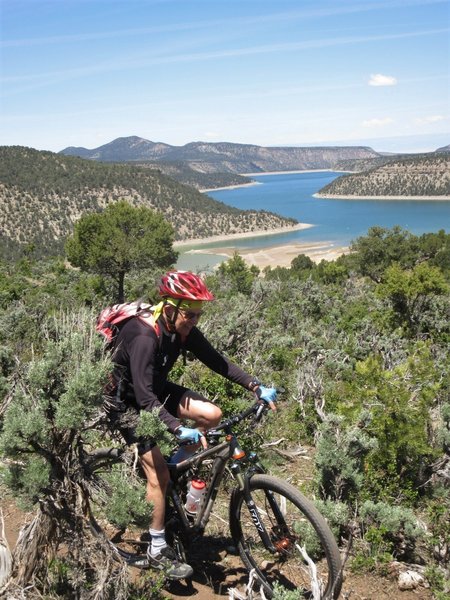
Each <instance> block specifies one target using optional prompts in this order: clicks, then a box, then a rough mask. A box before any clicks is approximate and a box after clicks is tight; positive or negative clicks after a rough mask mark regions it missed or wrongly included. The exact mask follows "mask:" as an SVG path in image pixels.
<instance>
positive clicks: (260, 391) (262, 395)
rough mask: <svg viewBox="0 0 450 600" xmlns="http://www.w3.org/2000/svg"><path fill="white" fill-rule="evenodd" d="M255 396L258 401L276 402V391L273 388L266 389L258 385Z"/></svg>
mask: <svg viewBox="0 0 450 600" xmlns="http://www.w3.org/2000/svg"><path fill="white" fill-rule="evenodd" d="M256 395H257V396H258V398H259V399H260V400H264V402H276V401H277V390H276V389H275V388H273V387H271V388H268V387H265V386H263V385H260V386H259V388H257V389H256Z"/></svg>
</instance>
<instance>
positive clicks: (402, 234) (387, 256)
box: [351, 226, 419, 283]
mask: <svg viewBox="0 0 450 600" xmlns="http://www.w3.org/2000/svg"><path fill="white" fill-rule="evenodd" d="M418 246H419V244H418V240H417V237H416V236H413V235H411V234H410V233H409V232H408V231H405V230H403V229H402V228H401V227H398V226H396V227H393V228H392V229H386V228H383V227H371V228H370V229H369V231H368V234H367V235H366V236H362V237H359V238H358V239H357V240H356V241H354V242H353V243H352V246H351V250H352V252H354V253H356V260H355V263H356V267H357V268H358V271H359V272H360V273H361V274H362V275H368V276H369V277H370V278H371V279H373V280H374V281H375V282H377V283H379V282H380V281H382V280H383V274H384V272H385V270H386V269H387V268H388V267H389V266H390V265H392V264H393V263H397V264H398V265H400V266H401V267H403V268H411V267H412V266H413V265H414V263H415V260H416V257H417V251H418Z"/></svg>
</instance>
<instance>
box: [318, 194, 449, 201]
mask: <svg viewBox="0 0 450 600" xmlns="http://www.w3.org/2000/svg"><path fill="white" fill-rule="evenodd" d="M313 197H314V198H324V199H325V200H422V201H424V202H426V201H427V200H430V201H436V200H438V201H443V202H448V201H449V200H450V196H349V195H347V196H344V195H341V194H313Z"/></svg>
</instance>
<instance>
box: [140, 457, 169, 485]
mask: <svg viewBox="0 0 450 600" xmlns="http://www.w3.org/2000/svg"><path fill="white" fill-rule="evenodd" d="M140 459H141V465H142V468H143V469H144V473H145V476H146V478H147V482H148V484H149V485H150V486H151V487H154V488H161V489H162V490H165V489H166V488H167V485H168V483H169V479H170V476H169V469H168V468H167V463H166V460H165V458H164V457H163V455H162V454H161V451H160V450H159V448H157V447H154V448H152V449H151V450H149V451H148V452H146V453H145V454H142V456H140Z"/></svg>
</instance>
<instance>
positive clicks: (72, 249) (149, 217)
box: [66, 201, 177, 302]
mask: <svg viewBox="0 0 450 600" xmlns="http://www.w3.org/2000/svg"><path fill="white" fill-rule="evenodd" d="M173 239H174V231H173V228H172V227H171V225H169V224H168V223H167V222H166V221H165V220H164V218H163V217H162V215H160V214H158V213H156V212H155V211H152V210H150V209H148V208H145V207H139V208H134V207H133V206H131V204H128V203H127V202H124V201H123V202H117V203H116V204H113V205H110V206H108V208H106V210H105V211H104V212H103V213H100V214H87V215H84V216H83V217H81V219H80V220H79V221H78V222H77V223H76V225H75V228H74V233H73V236H72V237H71V238H70V239H69V240H68V241H67V243H66V253H67V257H68V259H69V261H70V262H71V263H72V264H73V265H74V266H76V267H80V268H81V269H82V270H83V271H87V272H90V273H97V274H99V275H102V276H107V277H111V278H112V279H113V280H114V282H115V284H116V286H117V291H116V294H117V296H116V297H117V301H118V302H123V298H124V278H125V275H126V274H127V273H129V272H130V271H133V270H138V269H143V268H146V267H148V266H149V265H154V266H155V267H161V268H167V267H170V266H171V265H172V264H173V263H174V262H175V261H176V258H177V253H176V252H174V250H173V249H172V243H173Z"/></svg>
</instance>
